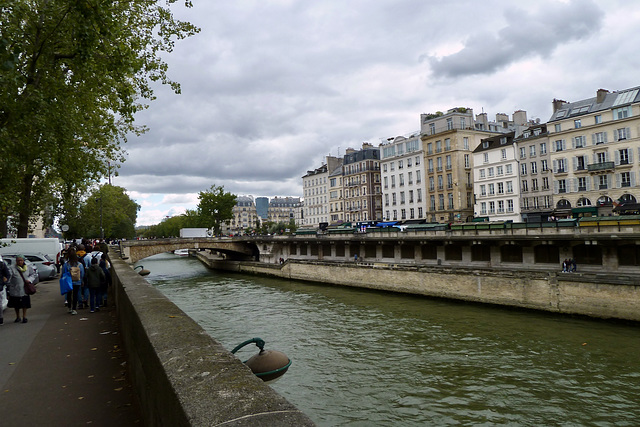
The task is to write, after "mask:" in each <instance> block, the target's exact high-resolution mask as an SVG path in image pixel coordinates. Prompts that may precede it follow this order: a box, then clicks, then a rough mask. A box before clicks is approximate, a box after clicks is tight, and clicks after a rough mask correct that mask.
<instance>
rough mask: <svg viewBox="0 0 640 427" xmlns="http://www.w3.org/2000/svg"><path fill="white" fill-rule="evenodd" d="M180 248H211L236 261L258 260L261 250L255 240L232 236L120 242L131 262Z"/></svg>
mask: <svg viewBox="0 0 640 427" xmlns="http://www.w3.org/2000/svg"><path fill="white" fill-rule="evenodd" d="M178 249H198V250H203V249H209V250H211V251H212V252H218V253H220V254H222V255H223V256H224V258H225V259H229V260H234V261H249V260H258V257H259V251H258V248H257V246H256V244H255V243H254V242H248V241H243V240H238V239H234V240H232V239H230V238H215V237H190V238H171V239H149V240H125V241H121V242H120V252H121V254H122V256H123V257H124V258H126V259H127V260H128V261H129V262H131V263H135V262H137V261H139V260H141V259H143V258H146V257H150V256H152V255H157V254H161V253H163V252H173V251H175V250H178Z"/></svg>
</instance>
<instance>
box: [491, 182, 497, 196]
mask: <svg viewBox="0 0 640 427" xmlns="http://www.w3.org/2000/svg"><path fill="white" fill-rule="evenodd" d="M494 194H496V193H495V185H493V184H489V195H490V196H493V195H494Z"/></svg>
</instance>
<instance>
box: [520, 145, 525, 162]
mask: <svg viewBox="0 0 640 427" xmlns="http://www.w3.org/2000/svg"><path fill="white" fill-rule="evenodd" d="M520 158H521V159H526V158H527V149H526V148H524V147H520Z"/></svg>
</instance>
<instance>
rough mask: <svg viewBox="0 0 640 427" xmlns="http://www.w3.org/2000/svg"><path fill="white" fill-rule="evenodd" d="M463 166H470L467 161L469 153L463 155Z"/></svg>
mask: <svg viewBox="0 0 640 427" xmlns="http://www.w3.org/2000/svg"><path fill="white" fill-rule="evenodd" d="M464 167H465V168H470V167H471V164H470V163H469V155H468V154H465V155H464Z"/></svg>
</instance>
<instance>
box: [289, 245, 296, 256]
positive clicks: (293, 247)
mask: <svg viewBox="0 0 640 427" xmlns="http://www.w3.org/2000/svg"><path fill="white" fill-rule="evenodd" d="M297 254H298V247H297V246H296V245H295V244H294V243H291V244H289V255H297Z"/></svg>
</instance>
